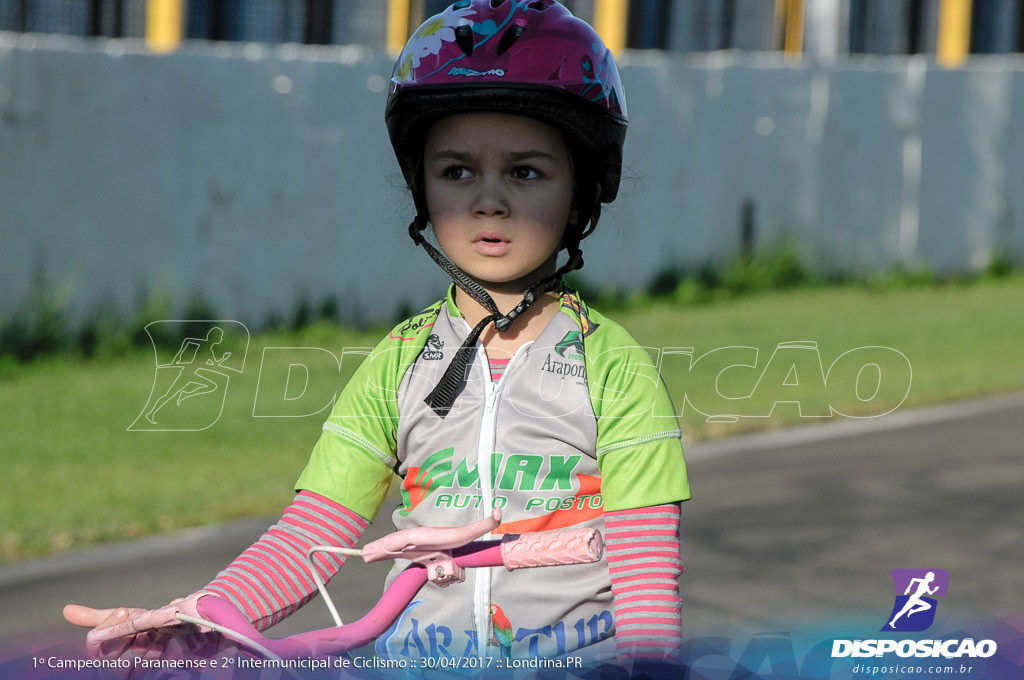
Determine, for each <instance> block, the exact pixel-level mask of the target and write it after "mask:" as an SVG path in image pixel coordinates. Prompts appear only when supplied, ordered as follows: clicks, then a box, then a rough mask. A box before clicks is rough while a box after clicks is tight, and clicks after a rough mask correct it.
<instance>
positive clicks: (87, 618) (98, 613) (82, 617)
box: [64, 604, 123, 628]
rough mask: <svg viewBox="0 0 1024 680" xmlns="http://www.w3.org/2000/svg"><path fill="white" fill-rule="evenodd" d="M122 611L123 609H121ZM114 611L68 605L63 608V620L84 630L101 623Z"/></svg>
mask: <svg viewBox="0 0 1024 680" xmlns="http://www.w3.org/2000/svg"><path fill="white" fill-rule="evenodd" d="M122 609H123V607H122ZM115 611H117V610H116V609H94V608H93V607H83V606H82V605H80V604H69V605H67V606H65V607H64V619H65V620H66V621H67V622H68V623H73V624H75V625H76V626H82V627H84V628H95V627H96V626H98V625H100V624H101V623H103V621H104V620H105V619H107V617H109V616H110V615H111V614H113V613H114V612H115Z"/></svg>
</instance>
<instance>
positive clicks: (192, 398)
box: [128, 321, 249, 431]
mask: <svg viewBox="0 0 1024 680" xmlns="http://www.w3.org/2000/svg"><path fill="white" fill-rule="evenodd" d="M146 334H147V335H149V338H150V341H151V342H152V344H153V350H154V351H155V352H156V374H155V375H154V377H153V388H152V390H151V392H150V395H149V398H148V399H147V400H146V405H145V407H143V409H142V413H140V414H139V416H138V417H137V418H136V419H135V422H134V423H132V424H131V425H129V426H128V429H129V430H149V431H196V430H205V429H206V428H208V427H210V426H211V425H213V424H214V423H215V422H217V420H219V419H220V416H221V412H222V411H223V408H224V400H225V397H226V396H227V388H228V383H229V382H230V380H231V373H236V374H241V373H242V370H243V368H244V366H245V355H246V352H247V351H248V347H249V331H248V329H246V327H245V326H244V325H242V324H241V323H239V322H237V321H154V322H153V323H151V324H148V325H147V326H146ZM157 338H161V339H163V341H162V342H158V341H157ZM168 338H181V340H180V342H178V343H177V351H176V352H175V354H173V355H170V353H169V351H168V350H166V349H164V350H162V349H161V346H166V343H167V339H168ZM171 346H172V347H173V346H174V345H173V344H172V345H171ZM228 346H231V347H232V348H233V349H230V350H229V349H227V347H228ZM162 354H163V355H164V356H163V357H161V355H162ZM186 402H187V403H186Z"/></svg>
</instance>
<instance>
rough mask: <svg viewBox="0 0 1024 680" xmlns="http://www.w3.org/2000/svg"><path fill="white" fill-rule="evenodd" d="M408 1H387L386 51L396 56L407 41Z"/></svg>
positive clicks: (409, 8)
mask: <svg viewBox="0 0 1024 680" xmlns="http://www.w3.org/2000/svg"><path fill="white" fill-rule="evenodd" d="M411 10H412V8H411V7H410V6H409V0H388V34H387V45H388V51H389V52H391V53H392V54H398V53H399V52H401V51H402V48H403V47H405V41H406V40H408V39H409V13H410V11H411Z"/></svg>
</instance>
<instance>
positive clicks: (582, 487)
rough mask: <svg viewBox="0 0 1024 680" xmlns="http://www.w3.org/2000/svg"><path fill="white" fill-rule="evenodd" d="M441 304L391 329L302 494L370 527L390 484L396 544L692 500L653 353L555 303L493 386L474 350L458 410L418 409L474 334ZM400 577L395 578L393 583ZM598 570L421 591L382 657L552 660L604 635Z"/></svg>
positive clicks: (585, 521) (601, 321)
mask: <svg viewBox="0 0 1024 680" xmlns="http://www.w3.org/2000/svg"><path fill="white" fill-rule="evenodd" d="M453 296H454V287H453V288H452V289H450V290H449V294H448V296H447V298H446V299H445V300H442V301H440V302H438V303H436V304H434V305H432V306H431V307H429V308H427V309H426V310H424V311H423V312H421V313H419V314H417V315H415V316H413V317H412V318H410V319H409V320H407V321H406V322H404V323H402V324H400V325H398V326H396V327H395V328H394V329H393V330H392V331H391V332H390V333H389V335H388V337H386V338H385V339H384V340H383V341H382V342H381V343H380V344H378V346H377V347H376V348H374V349H373V351H372V352H371V353H370V354H369V355H368V356H367V358H366V359H365V360H364V362H363V363H362V365H361V366H360V367H359V369H358V370H357V371H356V373H355V374H354V376H353V377H352V379H351V380H350V381H349V383H348V384H347V386H346V387H345V389H344V390H343V392H342V394H341V396H340V397H339V398H338V400H337V402H336V404H335V407H334V410H333V411H332V413H331V416H330V418H329V419H328V420H327V422H326V423H325V424H324V429H323V433H322V434H321V437H320V440H319V441H318V443H317V445H316V447H315V448H314V450H313V454H312V456H311V458H310V461H309V464H308V465H307V467H306V469H305V470H304V471H303V473H302V475H301V477H300V478H299V480H298V482H297V485H296V486H297V488H298V489H300V490H308V491H313V492H315V493H318V494H321V495H323V496H326V497H328V498H330V499H332V500H334V501H336V502H338V503H340V504H342V505H344V506H345V507H347V508H350V509H352V510H354V511H355V512H357V513H359V514H360V515H362V516H364V517H367V518H370V519H373V518H374V517H375V516H376V515H377V513H378V512H379V511H380V509H381V507H382V505H383V504H384V503H385V500H386V497H387V492H388V489H389V486H390V482H391V479H392V477H393V475H394V474H398V475H399V476H400V477H401V479H402V484H401V501H400V502H399V503H398V505H397V507H395V509H394V511H393V513H392V519H393V521H394V524H395V526H396V527H397V528H399V529H404V528H409V527H413V526H454V525H459V524H465V523H468V522H470V521H473V520H476V519H480V518H481V517H484V516H485V515H487V514H489V512H490V509H491V508H492V507H497V508H501V510H502V513H503V514H502V524H501V526H499V527H498V529H497V530H496V531H495V532H494V533H495V534H496V535H500V534H506V533H518V532H523V531H542V530H549V529H557V528H564V527H583V526H592V527H596V528H598V529H603V517H602V514H603V511H604V510H609V511H610V510H623V509H629V508H637V507H644V506H651V505H658V504H665V503H673V502H677V501H681V500H686V499H688V498H689V496H690V492H689V483H688V480H687V475H686V467H685V463H684V460H683V453H682V445H681V432H680V430H679V426H678V420H677V416H678V414H677V413H676V411H675V408H674V407H673V405H672V402H671V399H670V398H669V395H668V392H667V390H666V389H665V386H664V384H663V382H662V381H661V378H660V376H659V375H658V372H657V369H656V367H655V365H654V363H653V362H652V360H651V358H650V356H649V355H648V353H647V352H646V351H645V350H644V349H643V348H642V347H640V346H639V345H638V344H637V343H636V341H635V340H633V338H632V337H630V336H629V334H628V333H626V331H625V330H623V329H622V327H621V326H619V325H618V324H616V323H615V322H613V321H610V320H609V319H607V318H605V317H603V316H601V315H600V314H598V313H597V312H595V311H593V310H590V309H588V308H587V307H586V306H585V305H584V304H583V303H582V302H581V301H580V299H579V297H578V296H577V295H576V294H575V293H572V292H568V291H566V292H563V293H562V294H561V298H560V303H559V313H558V314H556V315H555V317H554V318H553V319H552V320H551V321H550V322H549V323H548V324H547V326H546V327H545V328H544V330H543V331H542V332H541V334H540V336H539V337H538V338H537V339H536V340H535V341H533V342H529V343H526V344H524V345H523V346H522V347H521V348H520V349H519V350H518V351H517V352H516V353H515V355H514V356H513V357H512V358H511V360H510V361H509V363H508V366H507V367H506V368H505V371H504V373H503V375H502V377H501V378H500V379H499V380H498V381H497V382H495V381H492V380H491V374H490V370H489V368H488V365H487V357H486V356H485V353H484V351H483V350H482V346H480V345H479V344H478V345H477V350H476V355H475V356H474V358H473V360H472V362H471V364H470V369H469V372H468V374H467V378H466V381H465V384H464V386H463V388H462V390H461V392H460V393H459V394H458V396H457V398H456V400H455V403H454V407H453V408H452V410H451V411H450V412H449V413H448V414H447V415H446V416H445V417H443V418H442V417H440V416H438V415H437V414H436V413H435V412H434V411H433V410H431V408H430V407H429V406H428V405H427V404H426V403H424V399H425V397H426V395H427V394H429V393H430V391H431V390H432V389H433V388H434V386H435V385H436V384H437V381H438V380H439V378H440V376H441V374H442V373H443V371H444V368H445V367H446V366H447V364H448V362H449V361H450V360H451V357H452V354H453V353H454V352H455V351H456V350H457V349H458V348H459V347H460V345H461V344H462V342H463V341H464V340H465V338H466V337H467V335H468V333H469V331H470V327H469V324H468V323H466V321H465V320H464V319H463V318H462V317H461V315H460V313H459V310H458V308H457V307H456V306H455V301H454V297H453ZM406 564H407V563H398V564H396V566H395V570H393V571H392V575H391V577H389V582H390V579H391V578H393V576H394V575H395V574H397V573H398V572H399V571H400V570H401V569H403V568H404V567H405V566H406ZM611 600H612V598H611V592H610V579H609V574H608V566H607V563H606V562H604V561H603V560H602V562H601V563H599V567H597V568H595V565H593V564H591V565H572V566H559V567H547V568H537V569H522V570H517V571H514V572H508V571H506V570H504V569H500V568H497V569H471V570H467V576H466V580H465V582H463V583H457V584H453V585H450V586H448V587H446V588H440V587H438V586H436V585H434V584H433V583H428V584H427V585H426V586H425V587H424V588H423V589H422V590H421V591H420V593H419V594H418V595H417V597H416V600H415V601H414V602H413V603H412V604H411V605H410V606H409V607H408V609H407V610H406V611H405V612H404V613H403V614H402V616H401V617H400V618H399V620H398V621H397V622H396V623H395V625H394V626H393V627H392V629H391V630H390V631H388V633H387V634H385V635H384V636H382V637H381V638H380V640H378V642H377V652H378V653H379V654H381V655H384V656H388V657H392V658H401V657H409V658H416V657H422V656H434V657H437V656H454V657H464V658H465V657H470V656H476V655H480V654H494V655H499V654H503V655H511V656H513V657H522V656H555V655H560V654H565V653H571V652H574V651H576V650H578V649H580V648H582V647H586V646H589V645H592V644H594V643H596V642H599V641H600V640H603V639H605V638H608V637H610V636H612V635H613V634H614V625H613V621H612V613H611V611H612V602H611Z"/></svg>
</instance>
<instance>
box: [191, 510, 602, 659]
mask: <svg viewBox="0 0 1024 680" xmlns="http://www.w3.org/2000/svg"><path fill="white" fill-rule="evenodd" d="M484 521H487V520H484ZM474 530H475V529H474ZM481 533H483V532H481ZM477 535H479V534H477ZM603 551H604V542H603V541H602V539H601V534H600V532H598V531H597V530H596V529H569V530H564V531H549V532H541V533H530V534H522V535H509V536H506V537H505V539H504V540H500V541H499V540H496V541H478V542H476V543H471V544H468V545H464V546H462V547H459V548H455V549H453V550H452V555H453V558H454V560H455V563H456V564H457V565H459V566H461V567H500V566H505V567H506V568H508V569H518V568H521V567H537V566H552V565H564V564H585V563H589V562H596V561H597V560H599V559H601V555H602V554H603ZM426 582H427V569H426V567H424V566H423V565H421V564H416V563H414V564H412V565H410V566H409V567H408V568H406V569H405V570H404V571H403V572H402V573H401V574H399V575H398V576H397V577H396V578H395V580H394V581H393V582H392V583H391V585H390V586H389V587H388V589H387V591H385V593H384V595H383V597H381V599H380V601H379V602H378V603H377V604H376V605H375V606H374V607H373V609H371V610H370V611H369V613H367V614H366V615H365V616H364V617H363V618H361V619H359V620H358V621H355V622H353V623H350V624H347V625H344V626H340V627H334V628H324V629H322V630H315V631H310V632H308V633H299V634H298V635H293V636H291V637H288V638H283V639H279V640H274V639H269V638H265V637H263V635H262V634H261V633H260V632H259V631H257V630H256V629H255V628H253V627H252V624H250V623H249V621H248V619H246V618H245V617H244V616H243V615H242V614H241V613H239V611H238V610H237V609H236V608H235V607H234V606H233V605H231V604H230V603H229V602H227V601H225V600H223V599H221V598H219V597H217V596H215V595H207V596H205V597H202V598H201V599H199V600H198V602H197V606H196V609H197V610H198V614H199V616H200V617H201V618H203V619H205V620H207V621H209V622H212V623H214V624H218V625H217V628H218V630H222V631H223V630H224V629H225V628H227V629H229V630H230V631H233V632H236V633H237V635H232V634H231V633H230V632H225V635H227V636H228V637H230V638H232V639H234V640H235V641H237V642H240V643H242V644H243V645H247V644H249V643H250V641H258V643H259V645H260V646H262V647H263V649H265V650H268V651H269V652H271V653H273V654H276V655H277V656H280V657H282V658H294V657H298V656H306V655H316V654H340V653H344V652H347V651H349V650H352V649H356V648H358V647H361V646H363V645H365V644H368V643H369V642H372V641H373V640H375V639H377V638H378V637H380V636H381V635H382V634H383V633H384V632H385V631H387V629H388V628H389V627H390V626H391V624H393V623H394V622H395V620H396V619H397V618H398V616H399V615H400V614H401V613H402V611H404V610H405V608H406V607H408V606H409V603H410V602H412V600H413V598H414V597H415V596H416V593H417V592H419V590H420V588H422V587H423V586H424V584H426Z"/></svg>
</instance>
